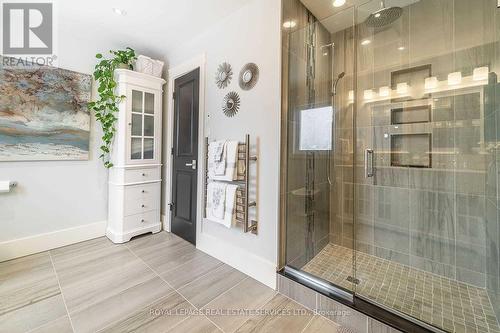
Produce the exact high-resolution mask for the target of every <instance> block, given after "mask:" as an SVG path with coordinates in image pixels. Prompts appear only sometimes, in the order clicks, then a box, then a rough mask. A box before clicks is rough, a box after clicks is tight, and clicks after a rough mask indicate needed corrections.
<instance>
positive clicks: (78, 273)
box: [0, 232, 341, 333]
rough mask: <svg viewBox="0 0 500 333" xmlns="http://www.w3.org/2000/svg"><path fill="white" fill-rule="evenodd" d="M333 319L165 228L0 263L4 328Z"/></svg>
mask: <svg viewBox="0 0 500 333" xmlns="http://www.w3.org/2000/svg"><path fill="white" fill-rule="evenodd" d="M290 314H294V315H290ZM340 329H341V328H340V327H339V325H337V324H335V323H334V322H333V321H330V320H328V319H326V318H324V317H321V316H318V315H315V314H314V313H313V312H311V311H310V310H308V309H306V308H305V307H303V306H301V305H299V304H298V303H296V302H295V301H293V300H291V299H289V298H287V297H285V296H283V295H282V294H278V293H276V292H275V291H274V290H272V289H270V288H268V287H267V286H265V285H263V284H261V283H259V282H257V281H255V280H254V279H252V278H250V277H248V276H246V275H244V274H243V273H241V272H239V271H237V270H235V269H233V268H231V267H229V266H227V265H225V264H223V263H222V262H220V261H218V260H216V259H214V258H212V257H210V256H208V255H206V254H204V253H203V252H201V251H198V250H197V249H196V248H195V247H194V246H192V245H191V244H189V243H187V242H185V241H184V240H182V239H180V238H179V237H177V236H174V235H172V234H169V233H166V232H161V233H158V234H156V235H148V236H143V237H140V238H137V239H134V240H133V241H132V242H130V243H127V244H122V245H114V244H112V243H111V242H110V241H108V240H107V239H106V238H98V239H94V240H91V241H87V242H83V243H79V244H75V245H70V246H67V247H64V248H60V249H56V250H52V251H48V252H43V253H39V254H35V255H32V256H28V257H24V258H20V259H15V260H11V261H7V262H2V263H0V332H2V333H3V332H5V333H16V332H36V333H41V332H57V333H65V332H75V333H80V332H287V333H293V332H307V333H311V332H336V331H340Z"/></svg>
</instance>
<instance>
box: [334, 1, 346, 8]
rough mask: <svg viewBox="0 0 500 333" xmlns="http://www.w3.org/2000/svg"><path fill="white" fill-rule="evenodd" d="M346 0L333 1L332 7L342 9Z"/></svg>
mask: <svg viewBox="0 0 500 333" xmlns="http://www.w3.org/2000/svg"><path fill="white" fill-rule="evenodd" d="M345 2H346V0H334V1H333V7H342V6H343V5H345Z"/></svg>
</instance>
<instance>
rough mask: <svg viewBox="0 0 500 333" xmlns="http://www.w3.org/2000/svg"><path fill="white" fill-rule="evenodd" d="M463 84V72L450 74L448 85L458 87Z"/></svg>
mask: <svg viewBox="0 0 500 333" xmlns="http://www.w3.org/2000/svg"><path fill="white" fill-rule="evenodd" d="M460 83H462V72H454V73H450V74H448V85H450V86H456V85H457V84H460Z"/></svg>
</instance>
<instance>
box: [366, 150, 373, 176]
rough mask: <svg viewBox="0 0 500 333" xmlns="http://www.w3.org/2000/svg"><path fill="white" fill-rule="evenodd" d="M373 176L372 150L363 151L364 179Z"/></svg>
mask: <svg viewBox="0 0 500 333" xmlns="http://www.w3.org/2000/svg"><path fill="white" fill-rule="evenodd" d="M373 176H375V173H374V172H373V149H366V150H365V178H370V177H373Z"/></svg>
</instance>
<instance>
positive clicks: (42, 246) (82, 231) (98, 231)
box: [0, 221, 106, 262]
mask: <svg viewBox="0 0 500 333" xmlns="http://www.w3.org/2000/svg"><path fill="white" fill-rule="evenodd" d="M105 233H106V221H102V222H96V223H91V224H86V225H81V226H78V227H74V228H68V229H62V230H57V231H53V232H48V233H44V234H39V235H33V236H29V237H24V238H18V239H13V240H9V241H5V242H0V262H2V261H6V260H11V259H15V258H19V257H24V256H27V255H30V254H35V253H39V252H43V251H48V250H52V249H55V248H58V247H62V246H66V245H70V244H74V243H79V242H83V241H86V240H89V239H94V238H98V237H102V236H104V235H105Z"/></svg>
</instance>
